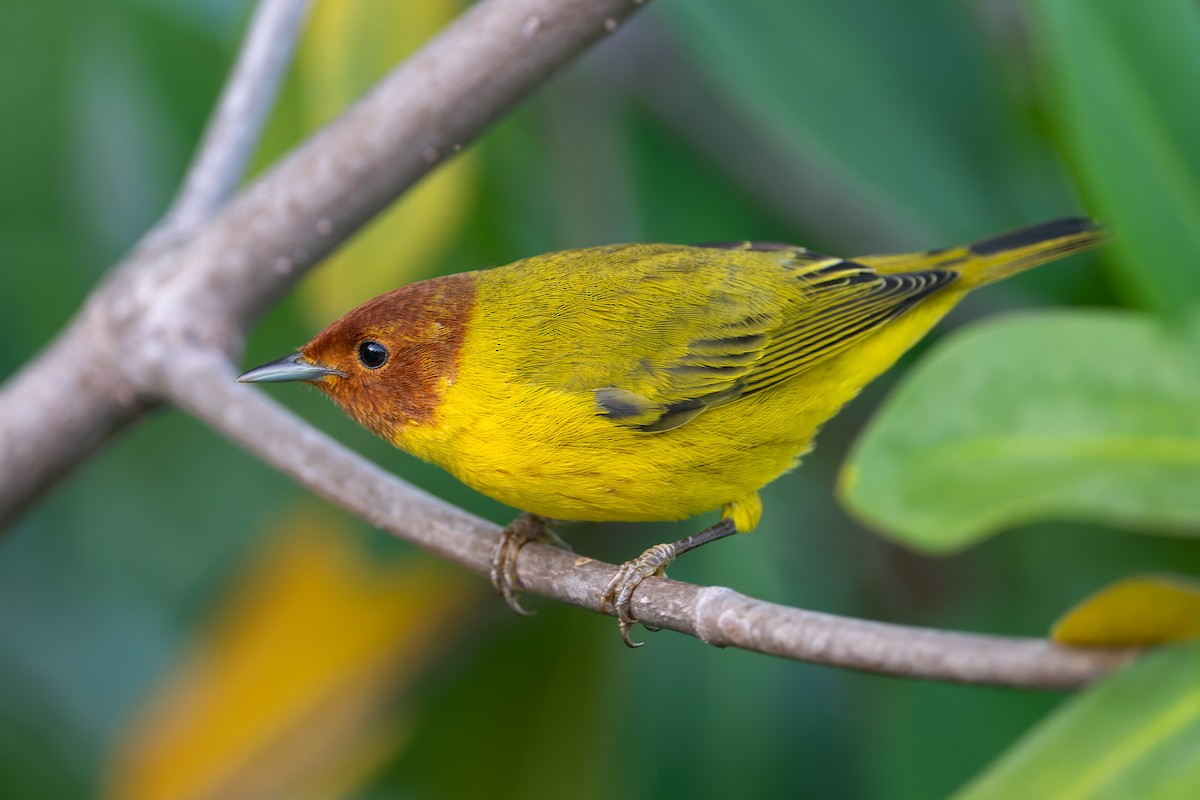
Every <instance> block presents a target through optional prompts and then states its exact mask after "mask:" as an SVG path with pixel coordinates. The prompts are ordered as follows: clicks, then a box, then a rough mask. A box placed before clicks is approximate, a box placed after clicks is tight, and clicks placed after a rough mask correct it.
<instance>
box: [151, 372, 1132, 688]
mask: <svg viewBox="0 0 1200 800" xmlns="http://www.w3.org/2000/svg"><path fill="white" fill-rule="evenodd" d="M234 377H235V372H234V371H233V370H232V369H231V368H230V366H229V365H228V364H227V363H225V362H223V361H218V360H216V359H214V358H213V357H212V356H211V355H209V354H206V353H203V352H201V351H197V352H196V353H194V354H193V355H192V356H190V357H189V358H187V359H180V360H177V361H176V362H175V367H174V368H173V369H172V370H171V371H170V374H169V377H168V380H169V383H168V386H167V391H168V393H169V394H170V396H171V398H172V399H173V400H174V401H175V403H177V404H178V405H179V406H180V407H181V408H183V409H184V410H185V411H188V412H189V413H191V414H193V415H195V416H196V417H198V418H200V419H202V420H204V421H205V422H207V423H208V424H209V425H210V426H212V427H213V428H214V429H216V430H218V431H220V432H221V433H223V434H224V435H225V436H227V437H228V438H229V439H231V440H233V441H235V442H238V443H239V444H241V445H242V446H244V447H246V448H247V449H248V450H250V451H251V452H252V453H254V454H255V455H256V456H258V457H259V458H261V459H262V460H263V461H265V462H267V463H268V464H270V465H272V466H274V467H275V468H276V469H278V470H280V471H282V472H284V473H286V474H288V475H290V476H292V477H293V478H295V479H296V480H297V481H299V482H300V483H301V484H303V485H304V486H306V487H307V488H309V489H311V490H312V491H313V492H315V493H316V494H319V495H321V496H322V497H325V498H326V499H328V500H330V501H331V502H333V503H336V504H338V505H340V506H342V507H343V508H345V509H347V510H348V511H350V512H351V513H353V514H355V515H357V516H359V517H361V518H363V519H365V520H367V521H369V522H370V523H371V524H373V525H375V526H377V527H379V528H382V529H384V530H386V531H388V532H389V533H392V534H393V535H395V536H398V537H400V538H402V539H404V540H406V541H409V542H412V543H414V544H417V545H419V546H421V547H423V548H425V549H427V550H430V551H432V552H434V553H437V554H438V555H441V556H443V557H445V558H448V559H450V560H452V561H454V562H456V563H458V564H460V565H462V566H463V567H465V568H467V569H469V570H471V571H472V572H475V573H477V574H479V575H487V574H489V571H490V569H491V553H492V548H493V545H494V544H495V542H496V539H497V537H498V536H499V533H500V531H499V528H497V527H496V526H495V525H492V524H491V523H488V522H485V521H483V520H480V519H478V518H476V517H474V516H472V515H470V514H468V513H466V512H465V511H462V510H461V509H458V508H455V507H453V506H450V505H448V504H446V503H444V502H442V501H441V500H438V499H437V498H435V497H432V496H431V495H429V494H426V493H425V492H422V491H420V490H419V489H416V488H414V487H413V486H411V485H409V484H407V483H405V482H404V481H402V480H400V479H398V478H396V477H395V476H393V475H391V474H389V473H387V472H385V471H384V470H382V469H380V468H379V467H377V466H376V465H374V464H372V463H370V462H368V461H366V460H365V459H363V458H361V457H360V456H358V455H356V454H354V453H352V452H350V451H349V450H347V449H346V448H344V447H343V446H341V445H340V444H338V443H337V442H335V441H333V440H332V439H330V438H328V437H326V436H325V435H324V434H322V433H320V432H318V431H316V430H314V429H313V428H311V427H310V426H308V425H307V424H305V423H304V422H303V421H302V420H300V419H298V418H296V417H294V416H293V415H291V414H290V413H289V412H287V411H285V410H284V409H282V408H281V407H279V406H278V405H276V404H275V403H273V402H272V401H271V400H269V399H268V398H267V397H266V396H265V395H263V394H261V393H260V392H257V391H255V390H253V389H249V388H248V387H245V386H243V385H240V384H236V383H234ZM196 386H207V387H212V391H205V392H196V391H195V387H196ZM518 566H519V577H520V580H521V582H522V584H523V585H524V586H525V587H526V588H527V589H528V590H529V591H531V592H534V593H537V594H540V595H542V596H544V597H548V598H551V599H553V600H557V601H560V602H564V603H570V604H571V605H575V606H579V607H580V608H586V609H589V610H591V611H597V612H599V611H600V597H601V595H602V594H603V593H604V589H605V587H606V586H607V585H608V582H609V580H611V578H612V576H613V575H614V574H615V573H616V570H617V567H616V566H614V565H612V564H606V563H603V562H601V561H596V560H593V559H590V558H585V557H580V556H578V555H576V554H575V553H570V552H567V551H565V550H560V549H557V548H554V547H548V546H546V545H542V544H538V543H531V544H528V545H526V546H525V547H524V548H523V549H522V551H521V558H520V560H519V564H518ZM634 611H635V614H636V616H637V618H638V619H639V620H641V621H642V622H644V623H646V624H648V625H653V626H654V627H656V628H665V629H669V630H674V631H678V632H680V633H686V634H690V635H692V636H696V637H698V638H699V639H701V640H703V641H705V642H707V643H709V644H712V645H716V646H718V647H739V648H742V649H745V650H754V651H757V652H760V653H767V654H770V655H775V656H781V657H783V658H791V659H796V660H800V661H811V662H814V663H818V664H826V665H829V666H836V667H845V668H850V669H856V670H862V671H866V672H875V673H881V674H885V675H899V676H904V677H909V678H924V679H930V680H941V681H952V682H957V683H971V684H988V685H994V686H1010V687H1021V688H1033V689H1071V688H1076V687H1079V686H1082V685H1084V684H1086V683H1088V682H1090V681H1092V680H1094V679H1096V678H1098V677H1100V676H1102V675H1105V674H1106V673H1108V672H1109V671H1110V670H1112V669H1113V668H1114V667H1116V666H1118V665H1120V664H1122V663H1124V662H1125V661H1126V660H1128V659H1129V658H1130V657H1132V656H1133V655H1134V654H1135V652H1136V651H1133V650H1117V649H1111V650H1109V649H1099V648H1073V647H1062V646H1058V645H1055V644H1052V643H1050V642H1048V641H1046V640H1043V639H1018V638H1010V637H999V636H979V635H972V634H964V633H950V632H944V631H937V630H931V629H927V628H914V627H909V626H904V625H891V624H886V623H880V622H869V621H865V620H859V619H852V618H847V617H839V616H834V615H831V614H822V613H818V612H814V611H805V610H802V609H797V608H789V607H787V606H781V605H776V604H774V603H767V602H764V601H761V600H755V599H753V598H750V597H746V596H744V595H741V594H738V593H737V592H734V591H733V590H731V589H726V588H723V587H701V586H695V585H692V584H688V583H681V582H678V581H671V580H664V579H659V578H650V579H647V580H646V581H645V582H644V583H643V584H642V585H641V586H639V587H638V589H637V592H636V593H635V595H634ZM614 639H615V636H614Z"/></svg>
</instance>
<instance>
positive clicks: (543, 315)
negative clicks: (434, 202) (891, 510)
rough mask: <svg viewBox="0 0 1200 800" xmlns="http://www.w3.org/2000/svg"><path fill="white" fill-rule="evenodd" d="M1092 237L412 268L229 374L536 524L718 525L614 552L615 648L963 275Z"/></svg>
mask: <svg viewBox="0 0 1200 800" xmlns="http://www.w3.org/2000/svg"><path fill="white" fill-rule="evenodd" d="M1103 238H1104V234H1103V231H1102V229H1101V228H1100V227H1099V226H1098V225H1096V224H1095V223H1093V222H1092V221H1090V220H1086V219H1063V220H1057V221H1054V222H1047V223H1044V224H1041V225H1034V226H1031V227H1027V228H1022V229H1020V230H1016V231H1011V232H1009V233H1003V234H1000V235H998V236H993V237H991V238H988V239H984V240H982V241H978V242H975V243H974V244H971V245H968V246H965V247H956V248H950V249H944V250H930V251H926V252H918V253H907V254H898V255H875V256H865V257H862V258H855V259H842V258H834V257H830V256H825V255H820V254H818V253H814V252H811V251H809V250H806V249H804V248H802V247H794V246H791V245H784V244H769V243H768V244H761V243H752V242H739V243H734V244H717V245H704V246H699V247H684V246H679V245H664V244H631V245H613V246H608V247H592V248H588V249H584V250H572V251H566V252H561V253H550V254H547V255H542V256H536V257H534V258H528V259H525V260H522V261H518V262H516V263H513V264H509V265H507V266H504V267H497V268H495V269H489V270H481V271H478V272H467V273H462V274H458V275H450V276H447V277H442V278H433V279H431V280H426V281H421V282H419V283H416V284H413V285H411V286H406V287H403V288H400V289H396V290H394V291H391V292H388V293H387V294H384V295H381V296H379V297H376V298H375V299H373V300H370V301H368V302H366V303H364V304H363V305H361V306H359V307H358V308H355V309H354V310H352V311H350V312H349V313H347V314H346V315H345V316H344V317H342V318H341V319H339V320H337V321H336V322H334V323H333V324H332V325H330V326H329V327H328V328H326V329H325V330H324V331H322V332H321V333H320V334H318V335H317V336H316V338H314V339H313V340H312V341H311V342H309V343H308V344H307V345H305V346H304V347H303V348H301V350H300V352H299V353H296V354H293V355H289V356H287V357H285V358H282V359H279V360H278V361H273V362H271V363H269V364H265V365H263V366H261V367H259V368H257V369H254V370H251V371H250V372H247V373H246V374H244V375H242V376H241V377H240V378H239V380H241V381H258V382H267V381H294V380H302V381H311V382H312V383H314V384H315V385H316V386H317V387H318V388H319V389H321V390H322V391H324V392H325V393H326V394H328V395H329V396H330V397H331V398H332V399H333V400H334V402H336V403H337V404H338V405H340V406H341V407H342V408H343V409H345V411H346V412H347V413H348V414H349V415H350V416H351V417H353V418H354V419H356V420H357V421H358V422H359V423H361V424H362V425H364V426H366V427H367V428H369V429H370V430H372V431H374V432H375V433H377V434H378V435H380V436H382V437H383V438H385V439H387V440H388V441H389V442H391V443H392V444H394V445H395V446H396V447H399V448H401V449H403V450H406V451H408V452H410V453H412V454H414V455H416V456H419V457H421V458H423V459H426V460H428V461H432V462H434V463H436V464H438V465H440V466H442V467H444V468H445V469H447V470H449V471H450V472H451V473H453V474H454V475H455V476H456V477H458V478H459V480H461V481H463V482H464V483H466V484H467V485H469V486H472V487H474V488H475V489H477V490H479V491H480V492H482V493H484V494H486V495H488V496H490V497H494V498H496V499H497V500H500V501H501V502H503V503H506V504H508V505H510V506H513V507H515V508H518V509H521V510H523V511H525V512H527V513H526V514H524V515H522V516H521V517H519V518H518V519H517V521H516V522H514V523H513V524H512V525H510V526H509V527H508V528H507V529H506V532H505V536H504V537H502V539H501V543H500V544H499V545H498V546H497V548H496V552H495V554H494V558H493V562H494V563H493V582H494V583H495V584H496V586H497V588H498V589H499V590H500V591H501V592H502V593H503V595H504V597H505V599H506V600H507V601H508V602H509V604H510V605H511V606H513V608H514V609H516V610H518V611H520V610H521V608H520V606H519V604H518V603H517V596H518V594H519V591H520V588H521V587H520V585H519V581H518V580H517V578H516V567H515V564H516V558H517V555H518V552H519V550H520V547H521V546H522V545H523V544H524V543H525V542H526V541H528V540H529V539H531V538H543V537H545V536H548V535H549V534H548V532H547V531H546V529H545V526H544V523H545V521H546V520H586V521H595V522H603V521H618V520H619V521H652V520H678V519H684V518H686V517H691V516H694V515H696V514H700V513H703V512H706V511H711V510H713V509H717V508H719V509H721V510H722V519H721V521H720V522H719V523H717V524H716V525H714V526H712V527H710V528H708V529H706V530H705V531H702V532H701V533H698V534H696V535H694V536H689V537H686V538H685V539H682V540H680V541H679V542H675V543H673V544H664V545H658V546H656V547H653V548H651V549H649V550H647V551H646V552H645V553H643V554H642V555H641V556H640V557H639V558H636V559H634V560H633V561H630V562H627V563H626V564H625V565H624V566H623V567H622V569H621V572H620V573H619V574H618V575H617V577H616V578H614V579H613V582H612V583H611V584H610V585H609V587H608V591H607V592H606V594H605V596H604V604H605V605H607V606H611V607H612V608H613V609H614V610H615V611H616V613H617V616H618V618H619V619H620V621H621V635H622V637H623V638H624V639H625V641H626V643H630V642H629V637H628V632H629V629H630V627H631V626H632V625H633V623H634V619H633V617H632V615H631V613H630V604H631V598H632V594H633V591H634V589H635V588H636V587H637V585H638V583H640V582H641V581H642V580H643V579H644V578H645V577H647V576H649V575H652V574H662V571H663V569H664V568H665V567H666V566H667V565H668V564H669V563H671V561H672V560H673V559H674V558H675V557H676V556H678V555H680V554H681V553H683V552H686V551H687V550H691V549H695V548H696V547H698V546H700V545H701V544H705V543H706V542H709V541H714V540H716V539H719V538H722V537H724V536H727V535H729V534H731V533H735V532H746V531H750V530H752V529H753V528H754V527H755V526H756V525H757V524H758V521H759V517H760V515H761V513H762V503H761V501H760V500H759V496H758V491H759V489H761V488H762V487H763V486H764V485H766V484H767V483H770V482H771V481H773V480H774V479H775V478H777V477H779V475H781V474H782V473H784V472H786V471H787V470H789V469H791V468H792V467H794V466H795V465H796V464H797V462H798V460H799V458H800V456H802V455H803V454H804V453H805V452H807V451H808V450H809V448H810V447H811V445H812V439H813V436H814V435H815V434H816V432H817V430H818V428H820V426H821V425H822V424H823V423H824V422H825V421H826V420H827V419H829V418H830V417H832V416H833V415H834V414H835V413H837V411H838V409H840V408H841V407H842V405H843V404H845V403H846V402H847V401H848V400H850V399H851V398H852V397H854V396H855V395H856V394H858V392H859V390H861V389H862V387H863V386H864V385H866V383H867V382H868V381H870V380H871V379H873V378H874V377H875V376H877V375H879V374H880V373H881V372H883V371H884V370H886V369H887V368H888V367H889V366H891V365H892V364H893V363H894V362H895V361H896V359H897V358H899V357H900V355H901V354H902V353H904V351H906V350H907V349H908V348H909V347H911V346H912V345H913V343H915V342H916V341H917V340H918V339H920V338H921V336H923V335H924V334H925V333H926V332H927V331H928V330H929V329H930V328H931V327H932V326H933V325H934V323H936V322H937V321H938V319H940V318H941V317H942V316H943V315H944V314H945V313H946V312H947V311H949V310H950V309H951V308H953V307H954V305H955V304H956V303H958V301H959V300H960V299H962V297H963V296H964V295H965V294H966V293H967V292H968V291H970V290H972V289H974V288H976V287H977V286H982V285H983V284H986V283H991V282H992V281H996V280H1000V279H1001V278H1006V277H1008V276H1010V275H1012V274H1014V273H1017V272H1020V271H1022V270H1025V269H1028V268H1030V267H1033V266H1035V265H1037V264H1041V263H1043V262H1045V261H1049V260H1052V259H1054V258H1058V257H1060V256H1064V255H1067V254H1069V253H1074V252H1077V251H1080V250H1084V249H1086V248H1089V247H1092V246H1095V245H1096V244H1098V243H1099V242H1101V241H1102V240H1103Z"/></svg>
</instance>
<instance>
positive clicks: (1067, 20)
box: [1027, 0, 1200, 316]
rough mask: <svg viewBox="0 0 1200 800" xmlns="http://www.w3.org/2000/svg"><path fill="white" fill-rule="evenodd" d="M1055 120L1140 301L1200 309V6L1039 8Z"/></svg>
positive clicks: (1086, 3) (1112, 1) (1035, 6)
mask: <svg viewBox="0 0 1200 800" xmlns="http://www.w3.org/2000/svg"><path fill="white" fill-rule="evenodd" d="M1027 5H1028V7H1029V9H1030V11H1031V12H1032V19H1033V21H1034V23H1035V25H1034V28H1035V33H1036V36H1035V39H1036V41H1037V42H1038V45H1039V48H1038V49H1039V50H1040V56H1041V61H1042V63H1043V65H1044V70H1043V74H1045V75H1046V76H1047V78H1048V85H1049V88H1050V91H1051V103H1050V113H1051V115H1052V116H1053V118H1054V119H1055V121H1056V122H1057V124H1058V127H1059V128H1060V129H1061V131H1062V134H1063V136H1064V139H1065V145H1066V152H1067V157H1068V159H1069V161H1070V162H1071V163H1072V165H1073V166H1074V168H1075V170H1076V172H1077V175H1078V178H1079V180H1080V183H1081V185H1082V187H1083V190H1084V193H1085V195H1086V196H1087V197H1088V199H1089V201H1090V202H1091V204H1092V205H1094V207H1095V212H1096V213H1097V215H1098V216H1099V217H1100V218H1101V219H1103V220H1104V221H1105V222H1107V223H1109V224H1110V225H1112V226H1113V228H1114V230H1115V231H1116V232H1117V234H1118V235H1117V238H1116V242H1115V250H1114V254H1115V255H1116V256H1117V259H1115V260H1116V266H1117V268H1118V269H1119V270H1120V273H1121V275H1122V277H1123V278H1124V280H1125V283H1126V284H1127V286H1128V287H1129V289H1130V290H1131V293H1132V295H1133V296H1134V297H1135V298H1137V300H1138V301H1139V302H1141V303H1142V304H1144V305H1145V306H1146V307H1148V308H1151V309H1154V310H1157V311H1160V312H1165V313H1168V314H1171V315H1174V316H1178V315H1180V314H1183V313H1186V312H1187V311H1188V310H1189V309H1194V308H1196V307H1197V306H1200V225H1198V224H1197V220H1200V113H1197V106H1196V103H1195V97H1196V87H1197V86H1200V5H1197V4H1196V3H1195V2H1194V0H1155V2H1152V3H1133V2H1129V0H1034V1H1033V2H1029V3H1027Z"/></svg>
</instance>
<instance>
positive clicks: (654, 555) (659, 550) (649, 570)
mask: <svg viewBox="0 0 1200 800" xmlns="http://www.w3.org/2000/svg"><path fill="white" fill-rule="evenodd" d="M732 533H737V527H736V526H735V525H734V523H733V520H732V519H723V520H721V521H720V522H718V523H717V524H716V525H713V526H711V527H709V528H705V529H704V530H702V531H700V532H699V533H697V534H693V535H691V536H685V537H683V538H682V539H680V540H679V541H677V542H674V543H669V544H656V545H654V547H651V548H650V549H649V550H647V551H646V552H644V553H642V554H641V555H640V556H638V557H637V558H635V559H633V560H632V561H626V562H625V563H624V564H622V565H621V568H620V570H618V571H617V574H616V575H615V576H614V577H613V579H612V580H611V581H609V582H608V588H607V589H605V590H604V596H603V597H601V598H600V609H601V610H602V611H603V610H607V609H609V608H611V609H612V610H613V611H615V612H616V614H617V619H618V620H619V621H620V624H621V639H622V640H623V641H624V642H625V644H627V645H629V646H630V647H641V646H642V644H643V642H633V641H631V640H630V639H629V630H630V628H632V627H633V625H634V623H635V622H637V620H635V619H634V618H633V614H632V612H631V609H630V606H631V605H632V602H633V590H634V589H636V588H637V587H638V584H640V583H641V582H642V581H643V580H645V579H646V578H648V577H650V576H651V575H657V576H659V577H660V578H665V577H666V576H667V573H666V569H667V566H668V565H669V564H670V563H671V562H672V561H674V560H675V559H677V558H679V557H680V556H681V555H683V554H684V553H686V552H688V551H689V550H695V549H696V548H697V547H700V546H701V545H705V544H708V543H709V542H715V541H716V540H717V539H724V538H725V537H726V536H729V535H730V534H732ZM647 630H654V629H653V628H650V627H649V626H647Z"/></svg>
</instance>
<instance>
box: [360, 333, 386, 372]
mask: <svg viewBox="0 0 1200 800" xmlns="http://www.w3.org/2000/svg"><path fill="white" fill-rule="evenodd" d="M358 360H359V361H361V362H362V365H363V366H364V367H366V368H367V369H379V368H380V367H382V366H383V365H384V364H386V363H387V360H388V350H387V348H386V347H384V346H383V345H381V344H380V343H379V342H373V341H371V340H370V339H368V340H367V341H365V342H363V343H362V344H360V345H359V346H358Z"/></svg>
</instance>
